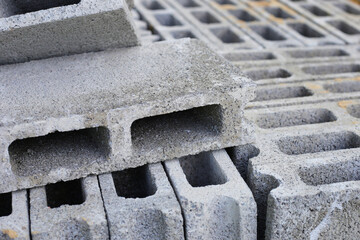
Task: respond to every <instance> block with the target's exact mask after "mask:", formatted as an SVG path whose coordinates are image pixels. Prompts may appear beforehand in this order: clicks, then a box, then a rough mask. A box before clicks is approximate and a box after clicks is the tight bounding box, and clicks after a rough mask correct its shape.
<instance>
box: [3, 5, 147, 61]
mask: <svg viewBox="0 0 360 240" xmlns="http://www.w3.org/2000/svg"><path fill="white" fill-rule="evenodd" d="M139 44H140V41H139V38H138V35H137V31H136V29H135V27H134V22H133V19H132V16H131V13H130V11H129V7H128V5H127V3H126V2H125V0H106V1H99V0H55V1H46V0H38V1H29V0H0V52H2V54H1V56H0V65H1V64H10V63H18V62H26V61H29V60H34V59H44V58H49V57H54V56H64V55H71V54H78V53H84V52H94V51H101V50H105V49H109V48H118V47H132V46H137V45H139Z"/></svg>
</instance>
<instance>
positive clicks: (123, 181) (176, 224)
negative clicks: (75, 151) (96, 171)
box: [99, 163, 184, 239]
mask: <svg viewBox="0 0 360 240" xmlns="http://www.w3.org/2000/svg"><path fill="white" fill-rule="evenodd" d="M99 181H100V187H101V192H102V195H103V198H104V204H105V209H106V213H107V218H108V223H109V229H110V235H111V239H184V228H183V217H182V215H181V209H180V205H179V203H178V201H177V199H176V196H175V193H174V191H173V189H172V188H171V185H170V183H169V180H168V179H167V177H166V174H165V171H164V169H163V167H162V165H161V163H156V164H151V165H144V166H141V167H138V168H132V169H126V170H123V171H119V172H113V173H108V174H104V175H100V176H99Z"/></svg>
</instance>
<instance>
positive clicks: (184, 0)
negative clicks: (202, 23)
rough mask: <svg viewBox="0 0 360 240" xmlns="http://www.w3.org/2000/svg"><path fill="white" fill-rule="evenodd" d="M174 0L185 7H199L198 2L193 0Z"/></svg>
mask: <svg viewBox="0 0 360 240" xmlns="http://www.w3.org/2000/svg"><path fill="white" fill-rule="evenodd" d="M176 1H177V2H178V3H180V4H181V5H182V6H183V7H185V8H193V7H199V4H197V3H196V2H195V1H194V0H176Z"/></svg>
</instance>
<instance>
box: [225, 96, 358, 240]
mask: <svg viewBox="0 0 360 240" xmlns="http://www.w3.org/2000/svg"><path fill="white" fill-rule="evenodd" d="M359 106H360V100H359V99H352V100H346V101H339V102H330V101H328V102H323V103H309V104H302V105H298V106H279V107H275V108H263V109H262V108H259V109H252V110H247V111H246V116H247V117H248V118H249V119H251V120H252V121H254V122H255V124H256V126H257V128H256V144H255V145H253V147H252V148H250V149H252V151H249V150H248V149H249V146H246V147H245V146H239V147H237V148H235V149H232V152H234V151H235V153H238V154H237V155H236V154H230V155H231V156H232V160H233V162H234V163H235V165H236V166H239V167H238V168H239V171H240V170H241V171H240V172H245V173H246V174H247V183H248V184H249V187H250V188H251V190H252V192H253V194H254V198H255V200H256V202H257V208H258V237H259V238H264V237H265V239H284V238H291V239H338V238H345V239H357V238H359V236H360V235H359V231H360V227H359V224H358V218H359V216H360V214H359V211H358V205H359V201H358V197H357V195H358V191H359V181H358V180H359V171H360V170H359V165H360V163H359V158H358V156H359V153H360V128H359V119H360V114H359V112H360V110H359V109H360V108H359ZM228 152H229V153H231V151H230V150H228ZM244 169H245V170H244ZM349 229H351V230H349Z"/></svg>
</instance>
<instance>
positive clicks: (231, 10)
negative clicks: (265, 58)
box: [204, 0, 304, 48]
mask: <svg viewBox="0 0 360 240" xmlns="http://www.w3.org/2000/svg"><path fill="white" fill-rule="evenodd" d="M204 2H205V3H206V4H208V5H209V6H211V7H212V8H213V9H214V10H215V11H216V12H218V14H219V15H222V16H223V17H224V18H225V19H226V21H227V22H228V23H227V25H230V24H229V23H231V24H232V25H235V26H236V27H237V28H239V29H240V30H241V31H243V32H244V33H246V34H247V35H248V36H250V37H251V38H252V39H254V40H255V41H256V42H258V43H259V44H260V45H262V46H263V47H264V48H284V47H300V46H304V44H303V43H301V42H300V41H298V40H297V39H295V38H294V37H293V36H291V35H289V34H288V33H287V32H286V31H283V30H282V29H281V28H280V27H278V26H277V25H276V24H274V22H273V21H271V19H267V18H266V17H265V16H263V15H261V14H258V13H257V12H256V11H255V10H254V8H251V7H249V6H248V5H247V4H246V2H240V1H215V0H211V1H204ZM261 3H262V4H268V2H261Z"/></svg>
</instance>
